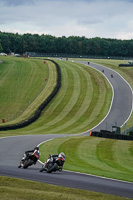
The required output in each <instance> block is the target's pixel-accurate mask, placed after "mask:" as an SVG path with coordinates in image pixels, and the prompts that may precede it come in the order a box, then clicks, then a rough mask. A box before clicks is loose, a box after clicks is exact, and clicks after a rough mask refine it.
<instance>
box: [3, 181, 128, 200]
mask: <svg viewBox="0 0 133 200" xmlns="http://www.w3.org/2000/svg"><path fill="white" fill-rule="evenodd" d="M0 199H2V200H31V199H32V200H55V199H61V200H114V199H115V200H126V199H127V198H122V197H118V196H114V195H107V194H102V193H96V192H91V191H86V190H80V189H78V190H76V189H72V188H67V187H60V186H54V185H48V184H44V183H37V182H34V181H26V180H22V179H15V178H7V177H0Z"/></svg>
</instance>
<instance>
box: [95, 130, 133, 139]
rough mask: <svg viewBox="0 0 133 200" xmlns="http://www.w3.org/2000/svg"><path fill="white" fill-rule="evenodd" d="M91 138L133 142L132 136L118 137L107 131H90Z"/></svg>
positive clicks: (118, 135)
mask: <svg viewBox="0 0 133 200" xmlns="http://www.w3.org/2000/svg"><path fill="white" fill-rule="evenodd" d="M91 136H95V137H102V138H109V139H118V140H133V136H132V135H120V134H115V133H114V132H110V131H109V132H108V131H103V132H102V131H100V132H97V131H92V133H91Z"/></svg>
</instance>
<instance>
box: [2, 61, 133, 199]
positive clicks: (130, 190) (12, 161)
mask: <svg viewBox="0 0 133 200" xmlns="http://www.w3.org/2000/svg"><path fill="white" fill-rule="evenodd" d="M91 67H98V70H102V68H103V66H99V65H96V64H93V63H91ZM111 73H113V78H111ZM104 74H105V75H106V76H107V78H108V79H109V81H110V82H111V84H112V87H113V88H114V99H113V102H112V107H111V110H110V112H109V114H108V116H107V117H106V118H105V119H104V121H103V122H102V123H101V124H99V125H98V126H97V127H95V128H94V129H96V130H97V129H98V130H99V128H101V127H104V126H105V120H106V124H107V125H108V127H111V126H112V125H114V123H115V122H116V120H117V124H118V125H119V126H121V125H122V124H123V123H124V122H125V121H126V120H127V119H128V117H129V116H130V113H131V109H132V91H131V89H130V87H129V86H128V84H127V83H126V82H125V81H124V80H123V79H122V78H121V77H120V76H119V75H118V74H117V73H116V72H114V71H110V70H109V71H108V69H107V68H104ZM117 76H118V77H117ZM118 92H119V93H118ZM120 94H121V95H122V96H121V97H122V99H120V98H119V95H120ZM117 106H118V107H117ZM124 107H126V109H124ZM84 134H88V132H86V133H84ZM65 136H67V135H31V136H16V137H7V138H0V175H1V176H9V177H16V178H22V179H27V180H33V181H38V182H44V183H49V184H53V185H54V184H55V185H62V186H66V187H72V188H78V189H84V190H91V191H96V192H101V193H107V194H114V195H117V196H122V197H127V198H133V183H130V182H123V181H119V180H112V179H106V178H102V177H96V176H92V175H87V174H80V173H76V172H69V171H62V172H61V173H60V172H55V173H52V174H48V173H46V172H42V173H40V172H39V169H40V168H41V164H40V163H39V162H38V163H37V165H35V166H31V167H29V168H28V169H19V168H18V167H17V166H18V164H19V162H20V160H21V157H22V156H23V153H24V151H25V150H28V149H32V148H33V147H35V146H37V145H38V144H40V143H41V142H43V141H47V140H49V139H53V138H55V137H65ZM69 136H70V135H69ZM46 159H47V158H46ZM57 180H58V182H57Z"/></svg>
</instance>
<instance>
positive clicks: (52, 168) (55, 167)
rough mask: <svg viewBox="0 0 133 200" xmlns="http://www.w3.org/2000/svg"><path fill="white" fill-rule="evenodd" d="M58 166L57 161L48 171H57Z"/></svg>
mask: <svg viewBox="0 0 133 200" xmlns="http://www.w3.org/2000/svg"><path fill="white" fill-rule="evenodd" d="M57 167H58V165H57V163H54V165H53V166H52V167H51V168H49V169H48V170H47V173H51V172H53V171H56V170H57Z"/></svg>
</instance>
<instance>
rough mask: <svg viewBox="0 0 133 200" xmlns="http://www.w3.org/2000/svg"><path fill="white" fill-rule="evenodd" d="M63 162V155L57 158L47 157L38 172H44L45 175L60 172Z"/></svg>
mask: <svg viewBox="0 0 133 200" xmlns="http://www.w3.org/2000/svg"><path fill="white" fill-rule="evenodd" d="M64 162H65V155H64V153H63V154H59V155H57V156H53V155H49V158H48V160H47V161H46V162H45V163H44V165H43V166H42V168H41V169H40V172H43V171H46V172H47V173H51V172H55V171H57V170H58V171H60V172H61V171H62V169H63V165H64Z"/></svg>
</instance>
